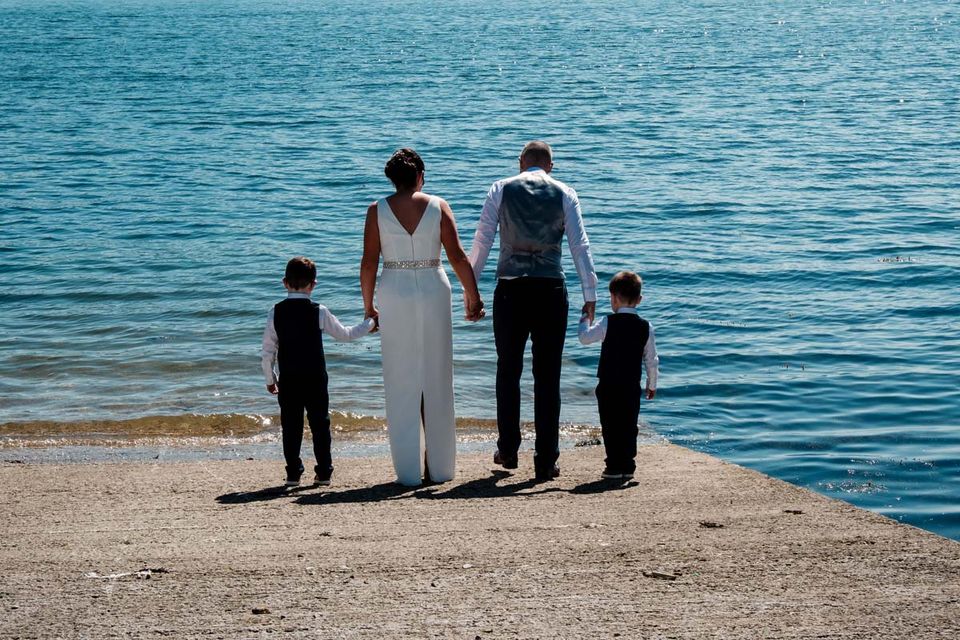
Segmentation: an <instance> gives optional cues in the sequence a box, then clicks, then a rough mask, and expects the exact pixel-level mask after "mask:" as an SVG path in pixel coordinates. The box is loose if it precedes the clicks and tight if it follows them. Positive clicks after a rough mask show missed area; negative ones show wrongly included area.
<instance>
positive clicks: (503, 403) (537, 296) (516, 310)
mask: <svg viewBox="0 0 960 640" xmlns="http://www.w3.org/2000/svg"><path fill="white" fill-rule="evenodd" d="M568 311H569V303H568V301H567V287H566V285H565V284H564V281H563V279H561V278H530V277H522V278H513V279H503V278H501V279H500V280H499V282H498V283H497V288H496V291H495V292H494V295H493V334H494V339H495V340H496V344H497V429H498V431H499V439H498V440H497V449H498V450H499V451H500V453H501V454H503V455H505V456H515V455H516V454H517V450H518V449H519V448H520V440H521V436H520V376H521V375H522V374H523V355H524V352H525V351H526V348H527V338H530V341H531V343H532V352H533V393H534V401H533V412H534V425H535V428H536V454H535V457H534V465H535V467H536V471H537V472H538V473H541V472H547V471H549V470H550V469H552V468H553V465H554V463H555V462H556V461H557V457H558V456H559V455H560V450H559V431H560V364H561V360H562V359H563V342H564V338H565V337H566V333H567V312H568Z"/></svg>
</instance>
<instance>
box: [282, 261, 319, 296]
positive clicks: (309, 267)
mask: <svg viewBox="0 0 960 640" xmlns="http://www.w3.org/2000/svg"><path fill="white" fill-rule="evenodd" d="M283 279H284V280H285V281H286V282H287V285H288V286H289V287H290V288H291V289H306V288H307V287H309V286H310V285H311V284H313V283H314V282H315V281H316V279H317V265H316V264H315V263H314V262H313V260H311V259H310V258H304V257H303V256H297V257H296V258H291V259H290V262H288V263H287V270H286V271H284V273H283Z"/></svg>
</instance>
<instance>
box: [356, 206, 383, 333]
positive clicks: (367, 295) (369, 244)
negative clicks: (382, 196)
mask: <svg viewBox="0 0 960 640" xmlns="http://www.w3.org/2000/svg"><path fill="white" fill-rule="evenodd" d="M379 266H380V227H379V226H378V225H377V203H376V202H374V203H373V204H372V205H370V206H369V207H367V220H366V222H365V223H364V225H363V258H361V259H360V292H361V293H362V294H363V313H364V316H365V317H367V318H375V317H377V308H376V307H375V306H374V305H373V290H374V289H375V288H376V286H377V269H378V268H379Z"/></svg>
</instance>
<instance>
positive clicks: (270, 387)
mask: <svg viewBox="0 0 960 640" xmlns="http://www.w3.org/2000/svg"><path fill="white" fill-rule="evenodd" d="M267 391H269V392H270V393H272V394H273V395H277V394H278V393H280V388H279V387H277V383H276V382H274V383H273V384H268V385H267Z"/></svg>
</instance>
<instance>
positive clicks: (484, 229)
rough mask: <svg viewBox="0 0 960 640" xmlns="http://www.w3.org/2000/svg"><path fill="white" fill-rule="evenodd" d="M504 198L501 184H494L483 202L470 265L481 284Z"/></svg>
mask: <svg viewBox="0 0 960 640" xmlns="http://www.w3.org/2000/svg"><path fill="white" fill-rule="evenodd" d="M502 198H503V188H502V184H501V183H500V182H494V183H493V186H492V187H490V191H488V192H487V198H486V200H484V201H483V210H481V211H480V220H479V221H478V222H477V231H476V233H475V234H474V236H473V245H472V246H471V247H470V255H469V256H468V259H469V260H470V265H471V266H472V267H473V275H474V277H475V278H476V279H477V282H480V274H481V273H483V267H484V266H486V264H487V258H488V257H489V256H490V249H492V248H493V239H494V238H496V236H497V227H498V226H499V225H500V215H499V214H498V213H497V212H498V210H499V209H500V201H501V199H502Z"/></svg>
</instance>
